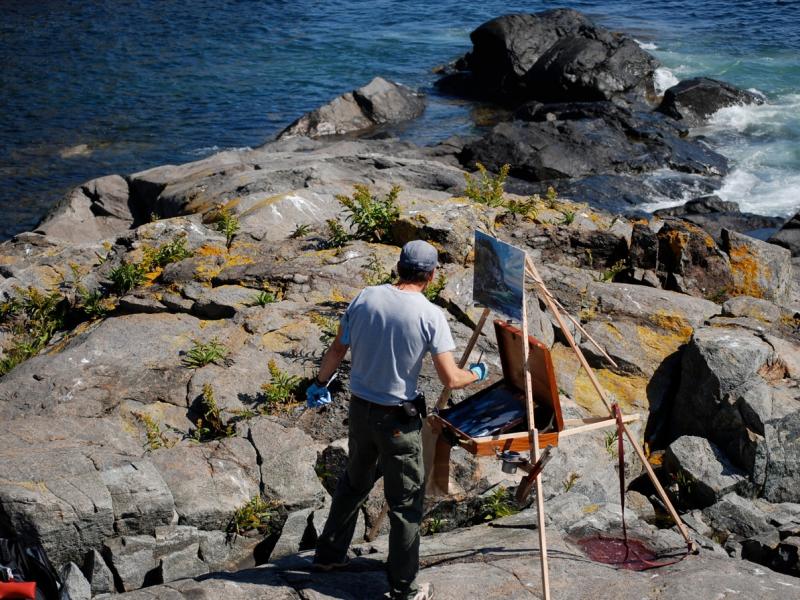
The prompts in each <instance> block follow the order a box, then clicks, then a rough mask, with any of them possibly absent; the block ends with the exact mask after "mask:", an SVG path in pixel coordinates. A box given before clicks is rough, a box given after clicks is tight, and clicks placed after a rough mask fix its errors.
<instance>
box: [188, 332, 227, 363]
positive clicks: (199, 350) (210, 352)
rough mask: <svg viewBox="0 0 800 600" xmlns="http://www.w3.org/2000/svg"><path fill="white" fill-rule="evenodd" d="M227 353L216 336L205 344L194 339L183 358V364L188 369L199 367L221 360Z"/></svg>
mask: <svg viewBox="0 0 800 600" xmlns="http://www.w3.org/2000/svg"><path fill="white" fill-rule="evenodd" d="M227 354H228V349H227V348H226V347H225V346H223V345H222V344H220V343H219V342H218V341H217V339H216V338H214V339H213V340H211V341H210V342H208V343H205V344H204V343H203V342H200V341H198V340H194V341H193V342H192V347H191V348H190V349H189V351H188V352H186V356H184V358H183V364H184V366H186V367H188V368H190V369H199V368H200V367H204V366H206V365H207V364H210V363H212V362H213V363H216V362H217V361H218V360H222V359H223V358H225V356H227Z"/></svg>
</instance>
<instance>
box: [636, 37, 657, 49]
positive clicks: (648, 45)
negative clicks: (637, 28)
mask: <svg viewBox="0 0 800 600" xmlns="http://www.w3.org/2000/svg"><path fill="white" fill-rule="evenodd" d="M633 41H634V42H636V43H637V44H639V47H640V48H641V49H642V50H658V46H656V45H655V43H653V42H643V41H641V40H637V39H636V38H634V39H633Z"/></svg>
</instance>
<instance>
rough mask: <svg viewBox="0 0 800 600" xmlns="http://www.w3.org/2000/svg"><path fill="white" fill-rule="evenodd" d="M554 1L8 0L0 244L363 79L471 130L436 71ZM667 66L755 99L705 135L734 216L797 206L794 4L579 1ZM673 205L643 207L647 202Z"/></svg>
mask: <svg viewBox="0 0 800 600" xmlns="http://www.w3.org/2000/svg"><path fill="white" fill-rule="evenodd" d="M557 6H564V5H563V4H556V3H551V2H541V1H531V2H517V1H511V2H500V1H498V0H484V1H482V2H480V3H462V2H456V1H454V0H439V2H436V3H432V2H424V1H420V0H403V1H399V0H397V1H389V0H373V1H372V2H354V1H347V0H339V1H338V2H333V1H329V0H294V1H293V2H287V1H281V0H262V1H256V0H215V1H213V2H210V1H208V0H194V1H193V2H182V1H177V0H126V1H124V2H122V1H120V0H94V1H92V2H86V1H85V0H38V1H35V2H34V1H31V0H4V1H3V2H0V65H2V67H0V215H2V218H0V239H5V238H8V237H9V236H11V235H13V234H14V233H17V232H19V231H24V230H26V229H30V228H31V227H33V226H34V225H35V224H36V223H37V222H38V220H39V219H40V218H41V217H42V216H43V215H44V214H45V213H46V212H47V210H49V208H50V207H52V206H53V205H54V204H55V203H56V202H57V201H58V199H59V198H60V197H61V196H63V194H64V192H65V191H66V190H68V189H69V188H70V187H72V186H75V185H78V184H80V183H82V182H83V181H86V180H88V179H91V178H93V177H98V176H101V175H107V174H111V173H120V174H127V173H133V172H136V171H138V170H141V169H144V168H148V167H151V166H155V165H158V164H164V163H180V162H186V161H189V160H195V159H198V158H201V157H203V156H206V155H208V154H211V153H213V152H216V151H218V150H222V149H227V148H241V147H252V146H257V145H259V144H261V143H263V142H264V141H266V140H268V139H270V138H271V137H272V136H273V135H274V134H275V133H277V132H278V131H280V130H281V129H282V128H283V127H284V126H285V125H287V124H288V123H289V122H291V121H292V120H293V119H295V118H296V117H298V116H300V115H301V114H302V113H304V112H306V111H308V110H310V109H313V108H315V107H316V106H318V105H320V104H322V103H324V102H326V101H327V100H329V99H330V98H332V97H334V96H336V95H338V94H340V93H342V92H344V91H348V90H350V89H353V88H354V87H358V86H360V85H363V84H364V83H366V82H368V81H369V80H370V79H371V78H372V77H373V76H375V75H382V76H384V77H387V78H391V79H393V80H396V81H399V82H402V83H405V84H407V85H410V86H412V87H416V88H419V89H421V90H422V91H425V92H427V93H428V94H429V98H428V108H427V110H426V113H425V115H424V116H423V117H422V118H421V119H420V120H419V121H417V122H414V123H412V124H410V125H409V126H407V127H406V128H405V129H404V130H402V131H401V132H400V134H401V135H402V136H403V137H406V138H408V139H411V140H414V141H416V142H418V143H432V142H435V141H438V140H440V139H444V138H445V137H447V136H448V135H451V134H454V133H467V132H470V131H472V130H473V125H472V118H471V117H472V112H473V111H474V110H475V107H474V106H473V105H471V104H470V103H468V102H464V101H459V100H454V99H447V98H443V97H439V96H437V95H436V94H435V91H434V90H433V88H432V84H433V81H434V80H435V75H434V74H433V72H432V68H433V67H435V66H436V65H439V64H442V63H446V62H448V61H450V60H453V59H455V58H457V57H458V56H459V55H461V54H463V53H464V52H465V51H466V50H468V49H469V48H470V42H469V32H470V31H471V30H472V29H474V28H475V27H477V26H478V25H480V24H481V23H482V22H484V21H486V20H488V19H490V18H492V17H495V16H498V15H500V14H504V13H508V12H535V11H538V10H543V9H547V8H554V7H557ZM569 6H571V7H572V8H576V9H578V10H581V11H583V12H585V13H587V14H588V15H589V16H591V17H592V18H594V19H595V20H596V21H597V22H598V23H600V24H603V25H605V26H607V27H610V28H613V29H618V30H624V31H627V32H630V33H631V34H632V35H633V36H634V37H635V38H636V39H637V40H639V42H640V44H642V46H643V47H645V48H647V49H648V50H649V51H650V52H652V53H653V54H655V55H656V56H657V57H658V58H659V59H660V60H661V61H662V62H663V64H664V68H663V69H662V70H661V71H660V72H659V82H660V84H661V85H662V86H664V87H668V86H669V85H671V84H673V83H675V82H677V81H678V80H680V79H684V78H688V77H692V76H697V75H707V76H711V77H716V78H720V79H724V80H726V81H729V82H730V83H733V84H735V85H738V86H740V87H744V88H751V89H755V90H758V91H759V92H761V93H762V94H764V96H765V97H766V99H767V103H766V104H765V105H763V106H760V107H747V108H731V109H727V110H724V111H721V112H720V113H718V114H717V115H715V117H714V119H713V120H712V122H711V123H710V124H709V126H707V127H705V128H703V130H702V131H699V132H698V134H702V135H705V136H706V137H707V138H709V140H710V141H711V142H712V143H713V144H714V145H715V146H716V147H717V148H718V149H719V150H720V151H721V152H722V153H723V154H725V155H726V156H728V157H729V158H731V160H732V161H733V164H734V169H733V171H732V173H731V174H730V175H729V176H728V177H727V178H726V180H725V182H724V185H723V188H722V189H721V190H720V195H721V196H722V197H723V198H724V199H726V200H734V201H737V202H739V203H740V204H741V206H742V209H744V210H750V211H753V212H757V213H762V214H770V215H783V216H789V215H790V214H793V213H794V212H795V211H797V210H798V208H800V144H799V143H798V142H800V1H795V0H761V1H755V0H748V1H738V2H737V1H735V0H728V1H724V2H723V1H720V0H710V1H707V2H702V3H701V2H696V1H689V0H658V1H657V0H630V1H627V2H596V1H589V0H582V1H577V2H573V3H571V4H570V5H569ZM670 203H672V204H674V201H672V202H669V201H667V200H665V199H663V198H657V197H654V198H653V199H652V203H651V204H650V205H649V207H650V208H655V207H658V206H664V205H667V204H670Z"/></svg>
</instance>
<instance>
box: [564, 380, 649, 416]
mask: <svg viewBox="0 0 800 600" xmlns="http://www.w3.org/2000/svg"><path fill="white" fill-rule="evenodd" d="M594 373H595V376H596V377H597V380H598V381H599V382H600V386H601V387H602V389H603V391H604V392H605V394H606V398H607V399H608V401H609V402H612V401H614V400H616V401H617V402H619V405H620V407H621V408H622V410H623V411H624V412H627V411H629V410H630V409H632V408H644V409H646V408H647V407H648V402H647V382H648V378H647V377H642V376H638V375H631V376H625V375H618V374H617V373H614V372H613V371H609V370H608V369H596V370H595V372H594ZM572 398H573V400H575V402H577V403H578V404H579V405H580V406H582V407H584V408H585V409H586V410H588V411H589V412H590V413H591V414H592V415H598V416H600V415H607V414H608V409H606V407H605V405H604V404H603V402H602V400H600V396H599V395H598V393H597V390H596V389H595V388H594V385H593V384H592V382H591V380H590V379H589V376H588V375H587V374H586V371H584V370H583V369H581V371H580V372H579V373H578V375H577V377H576V378H575V384H574V386H573V388H572Z"/></svg>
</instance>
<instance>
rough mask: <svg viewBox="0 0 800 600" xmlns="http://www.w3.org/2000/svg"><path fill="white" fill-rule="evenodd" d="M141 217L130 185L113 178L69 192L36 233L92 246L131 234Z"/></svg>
mask: <svg viewBox="0 0 800 600" xmlns="http://www.w3.org/2000/svg"><path fill="white" fill-rule="evenodd" d="M137 217H139V218H141V215H140V214H139V212H138V211H137V210H136V208H135V207H134V206H132V204H131V202H130V199H129V197H128V184H127V182H126V181H125V180H124V179H123V178H122V177H120V176H119V175H109V176H107V177H100V178H99V179H93V180H91V181H88V182H87V183H84V184H83V185H81V186H78V187H77V188H75V189H74V190H72V191H71V192H69V194H67V195H66V196H65V197H64V199H63V200H62V201H61V202H60V203H59V204H58V205H57V206H56V207H55V208H54V209H53V210H52V211H51V212H50V213H49V214H48V215H47V216H46V217H45V218H44V219H43V220H42V222H41V223H39V225H37V227H36V231H37V232H38V233H43V234H44V235H47V236H48V237H51V238H56V239H59V240H63V241H66V242H69V243H72V244H90V243H95V242H99V241H101V240H105V239H110V238H115V237H116V236H118V235H121V234H123V233H125V232H127V231H128V230H129V229H130V228H131V227H132V226H133V223H134V220H135V219H136V218H137Z"/></svg>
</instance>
